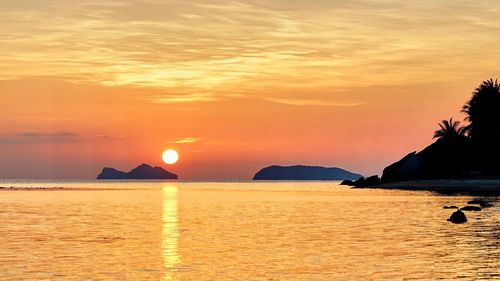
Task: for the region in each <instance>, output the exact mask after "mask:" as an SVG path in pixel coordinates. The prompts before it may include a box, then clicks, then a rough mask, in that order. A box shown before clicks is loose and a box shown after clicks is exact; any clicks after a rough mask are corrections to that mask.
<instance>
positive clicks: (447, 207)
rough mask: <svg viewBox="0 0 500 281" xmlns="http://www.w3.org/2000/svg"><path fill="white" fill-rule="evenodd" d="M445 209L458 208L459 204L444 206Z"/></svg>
mask: <svg viewBox="0 0 500 281" xmlns="http://www.w3.org/2000/svg"><path fill="white" fill-rule="evenodd" d="M443 209H458V207H457V206H453V205H452V206H444V207H443Z"/></svg>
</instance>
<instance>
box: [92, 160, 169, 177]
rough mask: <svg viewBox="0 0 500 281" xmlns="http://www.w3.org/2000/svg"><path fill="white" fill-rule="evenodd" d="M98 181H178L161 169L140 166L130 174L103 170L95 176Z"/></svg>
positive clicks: (114, 170)
mask: <svg viewBox="0 0 500 281" xmlns="http://www.w3.org/2000/svg"><path fill="white" fill-rule="evenodd" d="M97 179H98V180H145V179H172V180H176V179H178V176H177V175H176V174H173V173H170V172H168V171H166V170H165V169H163V168H161V167H152V166H150V165H148V164H141V165H139V166H137V167H136V168H134V169H132V170H131V171H130V172H123V171H120V170H117V169H115V168H109V167H106V168H103V169H102V171H101V173H100V174H99V175H98V176H97Z"/></svg>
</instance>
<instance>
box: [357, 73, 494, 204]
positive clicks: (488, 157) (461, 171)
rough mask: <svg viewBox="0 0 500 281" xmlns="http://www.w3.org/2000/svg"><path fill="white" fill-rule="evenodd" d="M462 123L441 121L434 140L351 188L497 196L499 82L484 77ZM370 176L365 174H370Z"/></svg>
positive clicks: (469, 103) (451, 119)
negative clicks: (463, 123) (378, 176)
mask: <svg viewBox="0 0 500 281" xmlns="http://www.w3.org/2000/svg"><path fill="white" fill-rule="evenodd" d="M462 112H463V113H465V114H466V119H465V121H466V122H468V124H466V125H465V126H461V124H460V122H457V121H454V120H453V118H450V119H449V120H443V121H442V122H441V123H439V129H438V130H436V131H435V132H434V138H435V139H437V140H436V141H435V142H434V143H432V144H431V145H429V146H428V147H426V148H425V149H423V150H422V151H420V152H411V153H409V154H408V155H406V156H405V157H403V158H402V159H401V160H399V161H397V162H395V163H393V164H391V165H389V166H387V167H386V168H385V169H384V171H383V174H382V177H381V178H380V180H377V179H378V178H375V177H370V178H371V181H370V182H368V181H367V179H360V180H358V181H356V182H354V183H353V184H352V185H353V186H355V187H373V188H389V189H411V190H430V191H436V192H439V193H443V194H487V195H500V84H499V83H498V81H497V80H493V79H489V80H486V81H483V82H482V83H481V85H479V86H478V87H477V88H476V89H475V90H474V91H473V93H472V97H471V99H470V100H469V101H468V102H467V103H466V104H465V105H464V106H463V108H462ZM370 178H368V179H370Z"/></svg>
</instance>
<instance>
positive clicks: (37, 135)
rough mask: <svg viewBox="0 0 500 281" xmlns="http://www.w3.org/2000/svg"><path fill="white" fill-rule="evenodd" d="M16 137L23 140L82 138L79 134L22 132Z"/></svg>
mask: <svg viewBox="0 0 500 281" xmlns="http://www.w3.org/2000/svg"><path fill="white" fill-rule="evenodd" d="M16 136H19V137H23V138H78V137H81V136H80V135H78V134H75V133H71V132H57V133H37V132H21V133H17V134H16Z"/></svg>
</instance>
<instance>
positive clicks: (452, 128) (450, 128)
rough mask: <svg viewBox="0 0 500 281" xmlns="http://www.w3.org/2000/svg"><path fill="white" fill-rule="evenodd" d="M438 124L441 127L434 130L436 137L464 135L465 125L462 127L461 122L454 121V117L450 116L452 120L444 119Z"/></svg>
mask: <svg viewBox="0 0 500 281" xmlns="http://www.w3.org/2000/svg"><path fill="white" fill-rule="evenodd" d="M438 125H439V129H438V130H436V131H435V132H434V138H435V139H436V138H437V139H442V138H453V137H456V136H459V135H464V133H465V127H461V126H460V122H459V121H453V118H450V120H443V121H441V123H439V124H438Z"/></svg>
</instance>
